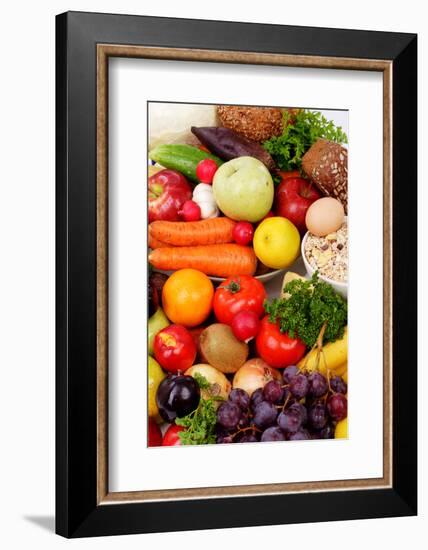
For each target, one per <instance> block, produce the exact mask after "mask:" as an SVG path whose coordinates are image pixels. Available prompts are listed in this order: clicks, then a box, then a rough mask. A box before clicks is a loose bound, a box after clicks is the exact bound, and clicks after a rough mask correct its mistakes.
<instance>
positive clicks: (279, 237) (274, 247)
mask: <svg viewBox="0 0 428 550" xmlns="http://www.w3.org/2000/svg"><path fill="white" fill-rule="evenodd" d="M253 247H254V252H255V253H256V256H257V258H258V259H259V260H260V261H261V262H262V263H263V264H265V265H267V266H268V267H270V268H271V269H285V268H286V267H288V266H289V265H291V264H292V263H293V262H294V260H296V258H297V257H298V256H299V252H300V234H299V231H298V230H297V228H296V226H295V225H294V224H293V223H291V222H290V220H287V218H283V217H281V216H273V217H271V218H266V219H265V220H263V221H262V222H261V223H260V224H259V226H258V227H257V229H256V231H255V233H254V239H253Z"/></svg>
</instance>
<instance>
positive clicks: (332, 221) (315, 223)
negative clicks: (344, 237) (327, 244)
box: [305, 197, 345, 237]
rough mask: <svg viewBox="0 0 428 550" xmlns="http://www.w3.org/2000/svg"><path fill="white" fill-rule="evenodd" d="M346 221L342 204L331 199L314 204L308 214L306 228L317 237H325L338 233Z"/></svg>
mask: <svg viewBox="0 0 428 550" xmlns="http://www.w3.org/2000/svg"><path fill="white" fill-rule="evenodd" d="M344 219H345V210H344V208H343V205H342V203H340V202H339V201H338V200H336V199H333V198H331V197H324V198H322V199H318V200H317V201H315V202H313V203H312V204H311V206H310V207H309V208H308V211H307V212H306V220H305V221H306V227H307V228H308V231H309V232H310V233H312V234H313V235H316V236H317V237H325V236H326V235H328V234H329V233H333V232H334V231H337V230H338V229H339V228H340V227H341V225H342V224H343V221H344Z"/></svg>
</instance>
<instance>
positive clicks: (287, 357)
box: [256, 315, 306, 368]
mask: <svg viewBox="0 0 428 550" xmlns="http://www.w3.org/2000/svg"><path fill="white" fill-rule="evenodd" d="M256 348H257V353H258V354H259V356H260V357H261V358H262V359H263V360H264V361H266V363H267V364H268V365H270V366H271V367H276V368H283V367H288V366H289V365H296V364H297V363H298V362H299V361H300V359H301V358H302V357H303V355H304V354H305V351H306V346H305V344H304V343H303V342H302V341H301V340H299V338H290V336H288V334H287V333H286V332H281V331H280V330H279V323H270V322H269V317H268V316H267V315H266V317H264V318H263V319H262V323H261V327H260V330H259V333H258V334H257V338H256Z"/></svg>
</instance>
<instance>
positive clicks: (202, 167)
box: [196, 159, 218, 183]
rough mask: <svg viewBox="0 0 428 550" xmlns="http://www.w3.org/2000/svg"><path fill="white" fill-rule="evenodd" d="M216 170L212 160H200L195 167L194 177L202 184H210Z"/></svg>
mask: <svg viewBox="0 0 428 550" xmlns="http://www.w3.org/2000/svg"><path fill="white" fill-rule="evenodd" d="M217 168H218V166H217V164H216V162H215V161H214V160H212V159H204V160H200V161H199V162H198V164H197V166H196V177H197V178H198V180H199V181H201V182H202V183H212V181H213V177H214V174H215V173H216V172H217Z"/></svg>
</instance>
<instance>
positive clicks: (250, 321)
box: [230, 310, 260, 342]
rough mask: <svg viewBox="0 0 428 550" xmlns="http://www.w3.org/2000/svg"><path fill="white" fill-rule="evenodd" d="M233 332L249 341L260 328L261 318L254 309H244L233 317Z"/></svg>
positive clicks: (243, 339) (244, 340)
mask: <svg viewBox="0 0 428 550" xmlns="http://www.w3.org/2000/svg"><path fill="white" fill-rule="evenodd" d="M230 326H231V328H232V332H233V334H234V335H235V336H236V338H238V340H241V341H243V342H249V341H250V340H251V339H252V338H254V337H255V336H257V333H258V332H259V330H260V319H259V317H258V315H257V314H256V313H254V311H247V310H243V311H240V312H239V313H237V314H236V315H235V317H234V318H233V319H232V324H231V325H230Z"/></svg>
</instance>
